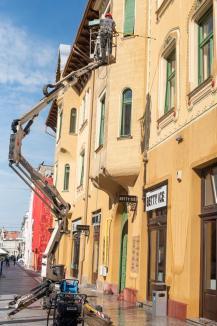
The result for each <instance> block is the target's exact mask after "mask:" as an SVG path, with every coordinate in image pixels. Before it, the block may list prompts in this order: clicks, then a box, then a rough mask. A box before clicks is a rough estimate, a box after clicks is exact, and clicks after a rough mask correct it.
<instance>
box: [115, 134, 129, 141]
mask: <svg viewBox="0 0 217 326" xmlns="http://www.w3.org/2000/svg"><path fill="white" fill-rule="evenodd" d="M124 139H133V136H131V135H129V136H119V137H117V140H124Z"/></svg>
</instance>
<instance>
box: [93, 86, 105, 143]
mask: <svg viewBox="0 0 217 326" xmlns="http://www.w3.org/2000/svg"><path fill="white" fill-rule="evenodd" d="M105 105H106V92H105V91H103V92H102V93H101V94H100V96H99V97H98V100H97V110H96V138H95V149H97V148H99V147H100V146H102V145H103V144H104V136H105Z"/></svg>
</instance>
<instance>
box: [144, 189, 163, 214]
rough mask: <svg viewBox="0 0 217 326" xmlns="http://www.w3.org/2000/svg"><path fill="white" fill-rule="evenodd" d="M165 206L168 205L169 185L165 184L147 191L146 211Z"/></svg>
mask: <svg viewBox="0 0 217 326" xmlns="http://www.w3.org/2000/svg"><path fill="white" fill-rule="evenodd" d="M165 206H167V185H164V186H162V187H160V188H157V189H155V190H153V191H149V192H146V195H145V210H146V212H148V211H152V210H153V209H156V208H161V207H165Z"/></svg>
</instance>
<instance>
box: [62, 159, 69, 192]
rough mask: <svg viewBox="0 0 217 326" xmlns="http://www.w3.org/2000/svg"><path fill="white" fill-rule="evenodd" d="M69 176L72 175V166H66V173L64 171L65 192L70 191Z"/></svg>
mask: <svg viewBox="0 0 217 326" xmlns="http://www.w3.org/2000/svg"><path fill="white" fill-rule="evenodd" d="M69 174H70V166H69V165H66V166H65V171H64V185H63V190H69Z"/></svg>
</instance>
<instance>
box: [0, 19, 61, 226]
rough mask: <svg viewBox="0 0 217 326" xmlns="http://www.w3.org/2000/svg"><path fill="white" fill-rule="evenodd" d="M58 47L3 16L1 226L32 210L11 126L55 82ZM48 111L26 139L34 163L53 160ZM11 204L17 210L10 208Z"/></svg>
mask: <svg viewBox="0 0 217 326" xmlns="http://www.w3.org/2000/svg"><path fill="white" fill-rule="evenodd" d="M56 62H57V49H55V48H54V47H53V46H52V45H51V44H50V43H49V41H48V40H45V39H39V38H38V37H36V36H35V35H32V34H30V33H29V32H28V31H27V30H25V29H23V28H20V27H18V26H16V25H15V24H14V23H13V22H11V21H10V20H9V19H6V18H5V17H1V16H0V98H1V106H0V193H1V201H0V227H1V226H2V225H5V226H7V225H8V224H9V221H10V219H11V220H12V221H13V222H12V223H14V222H16V223H18V224H19V223H21V219H22V216H23V215H24V213H25V212H26V210H28V202H29V191H23V190H22V189H20V188H24V187H25V185H24V183H23V182H22V181H21V180H20V179H19V178H18V177H17V176H16V175H15V174H14V173H13V171H12V170H11V169H9V167H8V147H9V138H10V125H11V122H12V120H13V119H16V118H19V117H21V116H22V115H23V114H24V113H26V112H28V111H29V110H30V109H31V108H32V107H33V106H34V105H35V104H36V103H37V102H38V101H39V100H40V99H41V98H42V87H43V85H44V84H46V83H48V82H50V81H53V80H54V78H55V73H54V72H55V68H56ZM45 119H46V112H44V113H42V114H41V115H40V117H38V119H37V121H36V123H35V124H34V125H33V127H32V132H31V133H30V135H28V137H27V139H26V140H24V144H23V153H24V154H25V155H24V156H25V157H27V158H29V159H30V163H32V164H33V165H34V166H38V164H39V163H40V162H41V161H43V160H44V161H45V163H47V162H52V161H53V149H54V147H55V146H54V142H53V139H52V138H51V137H49V136H46V135H45V133H44V121H45ZM11 205H12V206H13V207H15V209H10V207H11Z"/></svg>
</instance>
